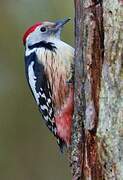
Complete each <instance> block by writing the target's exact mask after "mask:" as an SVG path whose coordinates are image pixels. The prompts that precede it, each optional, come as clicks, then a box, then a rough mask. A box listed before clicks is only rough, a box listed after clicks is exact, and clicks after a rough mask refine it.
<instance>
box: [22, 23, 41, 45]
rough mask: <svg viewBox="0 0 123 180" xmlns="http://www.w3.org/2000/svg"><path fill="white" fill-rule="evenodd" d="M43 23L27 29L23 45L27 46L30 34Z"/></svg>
mask: <svg viewBox="0 0 123 180" xmlns="http://www.w3.org/2000/svg"><path fill="white" fill-rule="evenodd" d="M41 24H42V23H41V22H37V23H36V24H34V25H33V26H31V27H30V28H28V29H27V31H26V32H25V34H24V36H23V44H24V45H25V43H26V38H27V37H28V35H29V34H30V33H32V32H33V31H34V30H35V29H36V28H37V27H38V26H40V25H41Z"/></svg>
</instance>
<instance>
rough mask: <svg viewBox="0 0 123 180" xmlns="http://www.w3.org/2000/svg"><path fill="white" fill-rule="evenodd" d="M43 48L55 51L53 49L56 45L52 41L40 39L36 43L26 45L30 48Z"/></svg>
mask: <svg viewBox="0 0 123 180" xmlns="http://www.w3.org/2000/svg"><path fill="white" fill-rule="evenodd" d="M41 47H42V48H45V49H48V50H50V51H53V52H55V50H56V49H57V48H56V46H55V45H54V43H52V42H46V41H40V42H38V43H35V44H33V45H31V46H28V48H29V49H30V50H31V49H33V48H41Z"/></svg>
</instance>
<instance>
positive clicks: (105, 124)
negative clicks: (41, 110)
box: [71, 0, 123, 180]
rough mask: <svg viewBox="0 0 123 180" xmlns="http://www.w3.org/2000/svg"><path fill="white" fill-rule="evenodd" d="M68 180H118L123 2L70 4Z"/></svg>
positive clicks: (122, 160)
mask: <svg viewBox="0 0 123 180" xmlns="http://www.w3.org/2000/svg"><path fill="white" fill-rule="evenodd" d="M74 2H75V37H76V41H75V43H76V51H75V79H74V80H75V84H74V89H75V94H74V118H73V131H72V144H71V169H72V175H73V180H84V179H87V180H110V179H111V180H115V179H117V180H122V179H123V0H110V1H109V0H103V1H102V0H74Z"/></svg>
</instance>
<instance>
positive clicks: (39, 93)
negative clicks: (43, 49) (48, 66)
mask: <svg viewBox="0 0 123 180" xmlns="http://www.w3.org/2000/svg"><path fill="white" fill-rule="evenodd" d="M25 70H26V77H27V81H28V84H29V86H30V89H31V91H32V94H33V96H34V98H35V100H36V102H37V105H38V107H39V110H40V112H41V113H42V116H43V118H44V120H45V123H46V125H47V126H48V128H49V129H50V130H51V131H52V133H53V134H54V135H55V136H56V137H57V141H58V144H59V146H60V148H61V149H62V146H63V141H62V140H61V139H60V138H59V137H58V135H57V130H56V125H55V122H54V110H53V103H52V92H51V88H50V85H49V82H48V79H47V77H46V74H45V72H44V66H43V65H42V64H39V63H38V61H37V57H36V54H35V52H33V53H31V54H30V55H29V56H26V57H25Z"/></svg>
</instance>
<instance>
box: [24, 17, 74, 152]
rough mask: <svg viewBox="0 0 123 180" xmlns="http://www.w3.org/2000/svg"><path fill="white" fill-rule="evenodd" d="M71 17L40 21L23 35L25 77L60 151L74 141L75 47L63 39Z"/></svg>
mask: <svg viewBox="0 0 123 180" xmlns="http://www.w3.org/2000/svg"><path fill="white" fill-rule="evenodd" d="M69 20H70V19H68V18H67V19H63V20H57V21H56V22H49V21H44V22H37V23H36V24H34V25H33V26H31V27H30V28H28V29H27V31H26V32H25V34H24V36H23V44H24V47H25V72H26V78H27V81H28V84H29V87H30V89H31V92H32V94H33V97H34V99H35V101H36V103H37V105H38V108H39V111H40V112H41V114H42V117H43V120H44V122H45V124H46V125H47V127H48V128H49V130H50V131H51V132H52V133H53V134H54V136H55V137H56V138H57V143H58V145H59V146H60V149H61V151H62V150H63V147H64V145H66V146H67V147H68V146H69V145H70V141H71V122H72V115H73V97H74V90H73V57H74V49H73V48H72V47H71V46H70V45H68V44H66V43H65V42H63V41H62V40H60V35H61V30H62V28H63V26H64V25H65V24H66V23H67V22H68V21H69Z"/></svg>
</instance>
